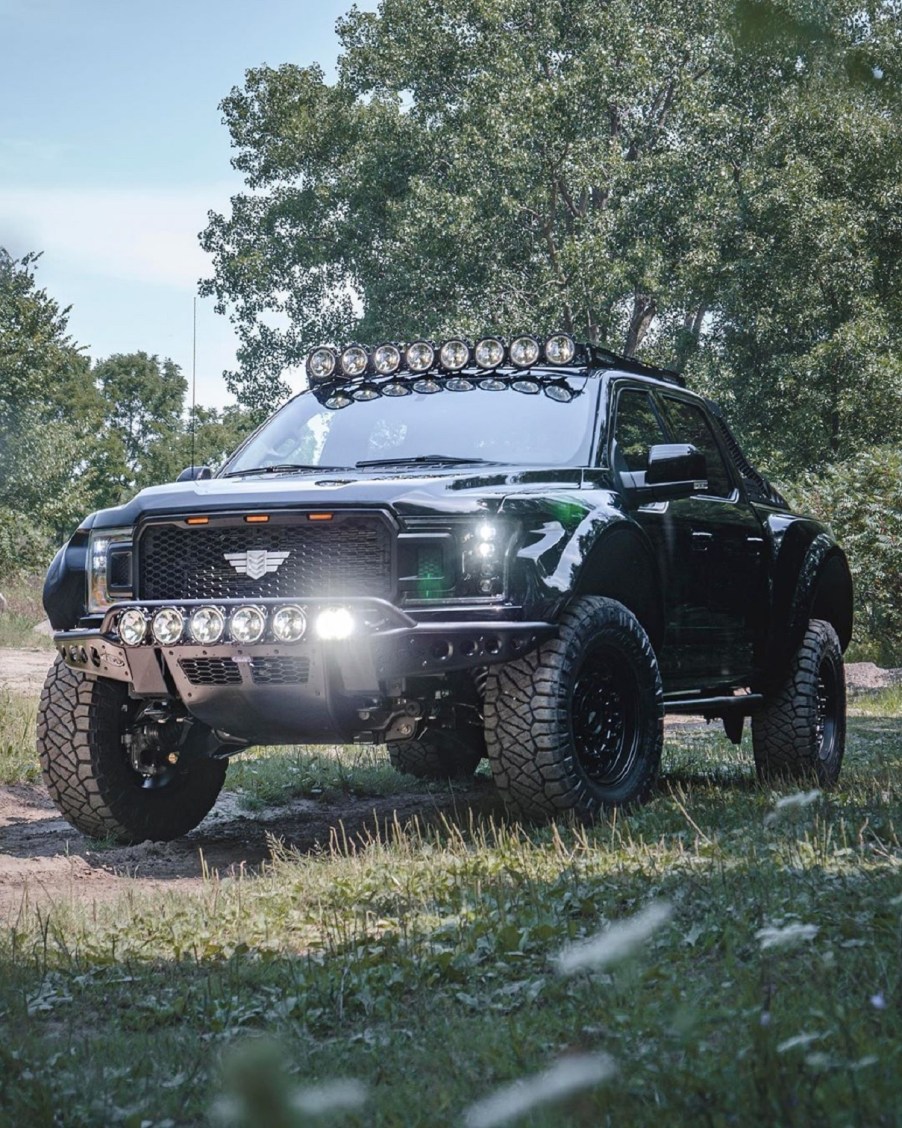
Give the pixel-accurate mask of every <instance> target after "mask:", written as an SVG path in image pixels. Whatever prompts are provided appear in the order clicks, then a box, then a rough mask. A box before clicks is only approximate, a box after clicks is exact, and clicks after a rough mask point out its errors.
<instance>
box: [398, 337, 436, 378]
mask: <svg viewBox="0 0 902 1128" xmlns="http://www.w3.org/2000/svg"><path fill="white" fill-rule="evenodd" d="M405 359H406V361H407V367H408V368H409V369H410V371H411V372H426V371H428V370H429V369H430V368H431V367H432V365H433V364H434V363H435V349H434V348H433V347H432V345H430V344H429V343H428V342H426V341H414V342H413V344H412V345H408V346H407V353H406V356H405Z"/></svg>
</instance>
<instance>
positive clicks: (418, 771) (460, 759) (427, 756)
mask: <svg viewBox="0 0 902 1128" xmlns="http://www.w3.org/2000/svg"><path fill="white" fill-rule="evenodd" d="M484 756H485V738H484V737H483V735H482V733H481V732H480V731H479V730H478V729H477V728H476V727H475V726H468V727H467V729H465V730H459V731H457V732H443V731H441V730H439V731H436V732H427V733H425V734H424V735H423V737H422V738H421V739H420V740H399V741H397V742H392V743H390V744H389V745H388V758H389V760H390V761H391V766H392V767H393V768H394V769H395V771H398V772H404V773H406V774H407V775H412V776H416V778H417V779H469V778H470V776H472V774H473V773H474V772H475V771H476V769H477V767H478V766H479V762H480V760H482V758H483V757H484Z"/></svg>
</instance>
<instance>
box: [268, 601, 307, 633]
mask: <svg viewBox="0 0 902 1128" xmlns="http://www.w3.org/2000/svg"><path fill="white" fill-rule="evenodd" d="M306 630H307V616H306V615H305V614H304V612H303V611H302V610H301V609H300V607H295V606H294V604H292V605H291V606H289V607H280V608H279V610H278V611H277V612H276V613H275V615H273V617H272V633H273V634H274V635H275V636H276V638H277V639H278V640H279V642H297V641H298V639H299V638H303V637H304V632H305V631H306Z"/></svg>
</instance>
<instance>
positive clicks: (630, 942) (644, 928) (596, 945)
mask: <svg viewBox="0 0 902 1128" xmlns="http://www.w3.org/2000/svg"><path fill="white" fill-rule="evenodd" d="M672 915H673V907H672V906H671V905H670V904H668V903H667V902H666V901H653V902H652V903H651V904H650V905H646V907H645V908H644V909H643V910H642V912H640V913H636V915H635V916H632V917H627V919H626V920H618V921H617V922H616V923H614V924H612V925H609V926H608V927H607V928H604V929H602V930H601V932H598V933H596V935H595V936H590V937H589V939H588V940H582V941H580V942H579V943H578V944H571V945H569V946H568V947H566V948H564V950H563V951H562V952H560V953H559V954H558V955H557V956H556V958H555V963H556V965H557V970H558V971H559V972H560V973H561V974H562V975H572V974H573V972H575V971H583V970H584V969H586V968H602V967H607V966H608V965H609V964H613V963H618V962H619V961H620V960H622V959H625V958H626V957H627V956H629V955H632V953H633V952H634V951H635V950H636V949H637V948H638V947H639V946H640V945H641V944H643V943H644V942H645V941H646V940H647V939H648V938H649V937H650V936H652V935H653V934H654V933H655V932H657V930H658V929H659V928H660V927H661V925H662V924H664V923H665V922H666V921H668V920H670V918H671V916H672Z"/></svg>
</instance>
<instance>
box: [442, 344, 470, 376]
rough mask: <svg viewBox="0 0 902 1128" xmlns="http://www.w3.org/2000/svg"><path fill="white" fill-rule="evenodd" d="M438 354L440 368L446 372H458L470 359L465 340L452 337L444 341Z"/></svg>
mask: <svg viewBox="0 0 902 1128" xmlns="http://www.w3.org/2000/svg"><path fill="white" fill-rule="evenodd" d="M438 355H439V360H440V361H441V363H442V368H445V369H447V371H448V372H459V371H460V370H461V368H464V367H465V366H466V363H467V361H468V360H469V359H470V349H469V346H468V345H467V344H466V342H465V341H459V340H456V339H454V340H451V341H445V343H444V344H443V345H442V348H441V352H440V353H439V354H438Z"/></svg>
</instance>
